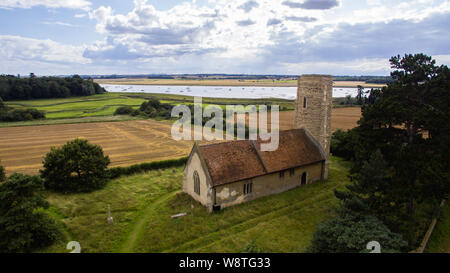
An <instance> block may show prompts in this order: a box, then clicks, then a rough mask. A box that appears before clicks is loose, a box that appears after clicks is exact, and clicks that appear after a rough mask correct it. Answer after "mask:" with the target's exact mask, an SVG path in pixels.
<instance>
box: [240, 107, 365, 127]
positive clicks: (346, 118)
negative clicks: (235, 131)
mask: <svg viewBox="0 0 450 273" xmlns="http://www.w3.org/2000/svg"><path fill="white" fill-rule="evenodd" d="M270 117H271V115H270V113H268V114H267V120H268V124H269V126H268V128H270ZM360 118H361V108H359V107H348V108H333V112H332V117H331V131H332V132H334V131H336V130H337V129H343V130H348V129H352V128H354V127H356V126H357V125H358V124H357V123H358V120H359V119H360ZM246 122H247V125H248V115H247V117H246ZM293 122H294V111H282V112H280V123H279V126H280V130H289V129H292V124H293Z"/></svg>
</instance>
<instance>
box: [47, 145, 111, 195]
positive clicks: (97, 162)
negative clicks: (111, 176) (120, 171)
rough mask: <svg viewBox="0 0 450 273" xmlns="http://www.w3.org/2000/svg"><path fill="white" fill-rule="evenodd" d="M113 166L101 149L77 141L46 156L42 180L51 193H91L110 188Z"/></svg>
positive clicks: (55, 149) (52, 150)
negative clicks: (111, 166)
mask: <svg viewBox="0 0 450 273" xmlns="http://www.w3.org/2000/svg"><path fill="white" fill-rule="evenodd" d="M109 163H110V160H109V157H108V156H105V155H104V154H103V150H102V148H101V147H100V146H98V145H93V144H90V143H89V142H88V141H87V140H84V139H75V140H73V141H70V142H68V143H67V144H65V145H64V146H62V147H60V148H55V147H52V148H51V151H50V152H49V153H48V154H47V155H46V156H45V159H44V169H43V170H41V177H42V178H43V179H44V180H45V187H46V188H48V189H51V190H55V191H59V192H89V191H93V190H96V189H100V188H102V187H104V186H105V185H106V182H107V180H108V173H107V166H108V165H109Z"/></svg>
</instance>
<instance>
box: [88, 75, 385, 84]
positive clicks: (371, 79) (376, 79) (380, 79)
mask: <svg viewBox="0 0 450 273" xmlns="http://www.w3.org/2000/svg"><path fill="white" fill-rule="evenodd" d="M82 77H83V78H94V79H123V78H134V79H191V80H192V79H199V80H200V79H203V80H204V79H210V80H221V79H222V80H225V79H228V80H267V79H270V80H292V79H296V78H298V77H299V76H298V75H275V74H274V75H257V74H254V75H250V74H141V75H116V74H113V75H84V76H82ZM334 80H336V81H361V82H365V83H376V84H387V83H390V82H392V78H391V77H390V76H334Z"/></svg>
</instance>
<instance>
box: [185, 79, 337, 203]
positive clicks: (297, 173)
mask: <svg viewBox="0 0 450 273" xmlns="http://www.w3.org/2000/svg"><path fill="white" fill-rule="evenodd" d="M332 86H333V78H332V77H331V76H324V75H303V76H301V77H300V78H299V80H298V89H297V100H296V107H295V116H294V120H293V129H291V130H287V131H280V133H279V146H278V149H277V150H275V151H262V150H261V143H262V142H261V141H260V140H236V141H228V142H222V143H217V144H209V145H198V144H197V143H195V144H194V147H193V148H192V151H191V153H190V155H189V158H188V161H187V163H186V167H185V169H184V177H183V192H185V193H187V194H189V195H190V196H192V198H193V199H195V200H197V201H198V202H200V203H201V204H202V205H204V206H205V207H206V208H207V209H208V210H209V211H216V210H220V209H222V208H226V207H229V206H233V205H237V204H240V203H243V202H248V201H251V200H254V199H256V198H259V197H264V196H268V195H272V194H277V193H281V192H284V191H287V190H290V189H293V188H296V187H300V186H304V185H307V184H309V183H313V182H315V181H319V180H326V179H327V178H328V157H329V153H330V140H331V108H332Z"/></svg>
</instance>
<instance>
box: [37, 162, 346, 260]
mask: <svg viewBox="0 0 450 273" xmlns="http://www.w3.org/2000/svg"><path fill="white" fill-rule="evenodd" d="M347 174H348V163H346V162H343V161H341V160H340V159H338V158H332V160H331V164H330V177H329V179H328V180H327V181H321V182H317V183H314V184H311V185H308V186H304V187H300V188H297V189H294V190H291V191H288V192H285V193H281V194H278V195H273V196H269V197H266V198H261V199H258V200H254V201H252V202H249V203H246V204H242V205H239V206H235V207H231V208H227V209H225V210H223V211H221V212H219V213H215V214H209V213H208V212H207V211H206V209H205V208H204V207H202V206H201V205H199V204H198V203H196V202H194V201H192V199H190V198H189V196H187V195H185V194H182V193H181V192H180V189H181V183H182V177H183V168H171V169H165V170H157V171H151V172H148V173H145V174H139V175H133V176H128V177H121V178H118V179H115V180H113V181H111V182H110V183H109V184H108V186H107V187H106V188H105V189H103V190H99V191H97V192H94V193H89V194H71V195H61V194H57V193H48V200H49V202H50V203H51V205H52V206H51V209H50V211H51V214H52V215H53V216H55V218H57V219H58V221H59V222H60V223H61V224H62V225H63V226H64V237H65V238H63V239H61V240H60V241H59V242H58V243H56V244H54V245H53V246H52V247H50V248H47V249H45V250H43V252H68V250H66V249H65V246H66V244H67V242H69V241H72V240H74V241H78V242H80V244H81V248H82V251H83V252H242V251H243V249H244V248H245V247H246V246H247V245H249V244H250V243H254V244H256V245H257V247H258V248H260V249H262V250H264V251H266V252H303V251H305V249H306V247H307V246H308V245H309V244H310V241H311V239H312V236H313V234H314V231H315V228H316V225H317V224H318V223H320V222H322V221H323V220H325V219H328V218H330V217H331V216H332V215H333V208H334V207H335V206H336V205H337V199H336V198H335V197H334V194H333V189H334V188H342V187H343V186H344V185H345V184H346V183H348V178H347ZM108 204H110V205H111V210H112V216H113V217H114V223H113V224H108V223H107V221H106V218H107V205H108ZM182 212H186V213H188V215H187V216H185V217H181V218H178V219H172V218H171V217H170V216H171V215H174V214H177V213H182Z"/></svg>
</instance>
